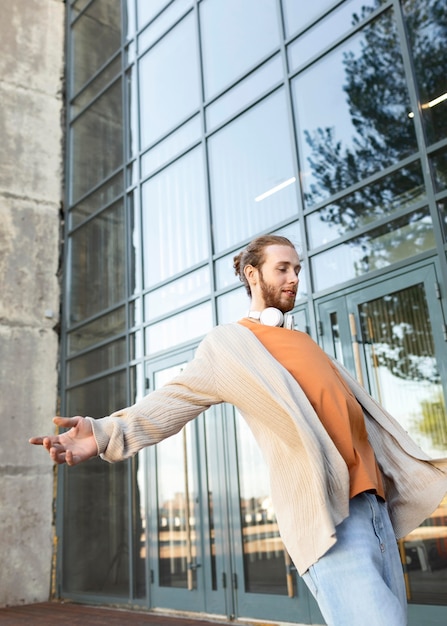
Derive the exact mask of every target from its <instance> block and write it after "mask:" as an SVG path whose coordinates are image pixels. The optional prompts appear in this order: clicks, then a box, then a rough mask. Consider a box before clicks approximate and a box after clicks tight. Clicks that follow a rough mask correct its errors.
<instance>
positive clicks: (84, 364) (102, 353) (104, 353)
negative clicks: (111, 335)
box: [67, 337, 127, 385]
mask: <svg viewBox="0 0 447 626" xmlns="http://www.w3.org/2000/svg"><path fill="white" fill-rule="evenodd" d="M126 361H127V352H126V339H125V338H124V337H123V338H122V339H119V340H118V341H114V342H112V343H109V344H107V345H106V346H101V348H96V350H91V351H90V352H87V353H86V354H83V355H82V356H78V357H76V358H74V359H71V360H70V361H68V363H67V382H68V384H69V385H72V384H74V383H75V382H76V381H78V380H81V379H83V378H88V377H90V376H94V375H95V374H100V373H101V372H104V371H105V370H108V369H111V368H112V367H117V366H118V365H122V364H124V363H126Z"/></svg>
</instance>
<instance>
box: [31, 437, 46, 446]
mask: <svg viewBox="0 0 447 626" xmlns="http://www.w3.org/2000/svg"><path fill="white" fill-rule="evenodd" d="M28 442H29V443H32V444H33V446H42V445H43V437H31V439H28Z"/></svg>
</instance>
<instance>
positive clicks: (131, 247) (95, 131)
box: [56, 0, 447, 626]
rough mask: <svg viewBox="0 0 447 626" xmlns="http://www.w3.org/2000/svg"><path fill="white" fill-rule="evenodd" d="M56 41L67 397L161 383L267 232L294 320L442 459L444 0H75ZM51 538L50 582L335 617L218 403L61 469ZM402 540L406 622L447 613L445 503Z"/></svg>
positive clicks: (286, 616)
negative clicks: (146, 440) (60, 82)
mask: <svg viewBox="0 0 447 626" xmlns="http://www.w3.org/2000/svg"><path fill="white" fill-rule="evenodd" d="M66 38H67V63H66V83H67V127H66V133H67V159H66V220H65V224H66V228H65V263H64V267H65V278H64V290H63V312H64V315H63V334H62V367H61V390H62V412H63V414H69V415H71V414H81V415H84V414H86V415H90V416H93V417H101V416H102V415H106V414H108V413H110V412H111V411H113V410H115V409H118V408H121V407H123V406H125V405H128V404H129V403H132V402H134V401H135V400H137V399H139V398H141V397H142V396H143V395H144V394H146V393H147V392H148V391H150V390H152V389H154V388H157V387H158V386H159V385H161V384H163V383H164V382H165V381H167V380H169V378H170V377H172V376H173V375H174V374H175V373H176V372H178V371H179V370H180V369H181V368H182V367H183V366H184V365H185V364H186V363H187V362H188V361H189V360H190V359H191V358H192V357H193V355H194V351H195V349H196V347H197V345H198V343H199V341H200V340H201V338H202V337H203V336H204V334H205V333H206V332H207V331H209V330H210V329H211V328H212V327H213V326H214V325H216V324H221V323H226V322H230V321H235V320H237V319H238V318H240V317H242V316H243V315H244V314H245V312H246V310H247V306H248V302H247V298H246V295H245V292H244V290H243V288H242V286H241V285H240V283H239V282H238V281H237V279H236V278H235V276H234V274H233V270H232V258H233V255H234V254H235V253H237V252H238V251H239V250H240V249H241V248H242V247H243V246H244V245H245V244H246V243H247V242H248V241H249V240H250V239H251V238H253V237H254V236H256V235H258V234H262V233H270V232H274V233H279V234H284V235H286V236H288V237H289V238H290V239H291V240H292V241H293V242H294V243H295V244H296V245H297V248H298V250H299V252H300V255H301V258H302V261H303V266H304V270H303V277H302V279H301V282H300V291H299V296H298V299H297V303H296V308H295V321H296V325H297V327H298V328H299V329H300V330H303V331H305V332H308V333H309V334H311V335H312V336H313V337H314V338H315V339H316V340H317V341H318V342H319V343H320V345H322V347H323V348H324V349H325V350H326V351H327V352H328V353H330V354H332V355H334V356H336V357H337V358H338V359H340V360H341V361H342V362H343V363H344V364H345V366H346V367H348V368H349V369H350V370H351V371H352V372H353V373H354V374H355V375H356V376H357V377H358V379H359V380H360V381H361V382H362V383H363V384H364V385H365V386H366V387H367V388H368V389H369V390H370V392H371V393H372V395H373V396H374V397H376V398H377V399H378V400H379V401H380V402H381V403H382V404H383V405H384V406H385V407H386V408H387V409H388V410H389V411H390V412H391V413H392V414H394V415H395V416H396V418H397V419H398V420H399V421H400V423H401V424H402V425H403V426H404V427H405V428H406V429H407V430H408V431H410V433H411V434H412V436H413V437H414V438H415V439H416V440H417V441H418V442H419V443H420V445H421V446H422V447H423V448H424V449H425V450H426V451H427V452H429V453H430V454H432V455H433V456H445V455H446V454H447V419H446V410H445V392H446V389H447V341H446V340H447V327H446V315H447V292H446V289H447V262H446V232H447V229H446V227H447V223H446V198H447V156H446V155H447V83H446V72H445V66H446V49H447V45H446V44H447V41H446V40H447V7H446V4H445V2H443V1H441V0H400V1H399V0H344V1H336V0H317V1H315V2H311V3H307V2H298V0H262V1H260V0H242V1H241V0H173V1H171V2H168V1H167V0H150V1H149V0H122V2H118V0H75V1H70V2H67V33H66ZM57 537H58V552H57V566H56V567H57V570H56V581H57V594H58V595H59V596H61V597H69V598H73V599H77V600H82V601H91V602H98V603H99V602H100V603H113V604H117V603H118V604H122V605H131V606H138V607H147V608H164V609H173V610H180V611H193V612H197V613H208V614H214V615H225V616H228V617H237V618H244V617H246V618H262V619H264V620H279V621H295V622H301V623H309V624H311V623H317V624H318V623H322V618H321V616H320V615H319V612H318V609H317V607H316V605H315V603H314V602H313V600H312V598H311V597H310V596H309V594H308V592H307V590H306V588H305V586H304V585H303V583H302V581H301V580H300V579H299V578H298V577H297V575H296V572H295V571H294V568H293V564H292V563H291V562H290V559H289V557H288V555H287V554H286V553H285V551H284V548H283V546H282V543H281V541H280V538H279V535H278V530H277V525H276V520H275V515H274V511H273V510H272V507H271V502H270V496H269V487H268V478H267V475H266V469H265V465H264V463H263V461H262V459H261V458H260V455H259V452H258V450H257V447H256V445H255V443H254V440H253V438H252V435H251V433H250V432H249V431H248V430H247V427H246V425H245V423H244V422H243V421H242V419H241V418H240V416H239V415H238V414H237V411H235V409H234V408H233V407H230V406H220V407H215V408H213V409H210V410H209V411H207V412H206V413H205V414H204V415H203V416H201V417H200V418H198V419H197V420H195V422H194V423H191V424H189V425H188V426H187V427H186V428H185V429H184V430H183V431H182V432H181V433H179V434H178V435H177V436H175V437H173V438H171V439H169V440H167V441H165V442H163V443H162V444H160V445H159V446H157V447H156V448H151V449H146V450H144V451H142V452H141V453H139V454H138V455H137V456H136V457H135V458H134V459H132V460H130V461H128V462H125V463H119V464H116V465H108V464H107V463H104V462H102V461H100V460H94V461H92V462H90V463H88V464H86V465H84V466H80V467H78V468H66V467H64V468H62V469H61V470H60V472H59V479H58V499H57ZM399 547H400V551H401V555H402V562H403V564H404V566H405V576H406V583H407V592H408V597H409V601H410V620H411V621H410V623H411V624H414V625H416V624H421V623H424V626H428V625H430V624H440V623H445V620H446V617H447V586H446V579H447V501H444V502H443V503H442V504H441V505H440V507H439V509H438V510H437V511H435V512H434V514H433V516H432V517H431V518H430V519H429V520H427V521H426V522H425V523H424V524H423V525H422V526H421V527H420V528H419V529H417V530H416V531H414V532H413V533H411V534H410V535H409V536H408V537H406V538H405V539H403V540H402V541H400V544H399ZM86 548H87V549H86Z"/></svg>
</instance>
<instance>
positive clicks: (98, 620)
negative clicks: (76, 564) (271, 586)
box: [0, 602, 250, 626]
mask: <svg viewBox="0 0 447 626" xmlns="http://www.w3.org/2000/svg"><path fill="white" fill-rule="evenodd" d="M24 624H27V625H28V626H51V625H52V624H58V625H60V626H65V624H69V625H70V626H127V625H129V626H147V625H152V626H216V624H230V622H223V621H218V620H215V621H213V620H210V619H208V620H207V619H205V618H204V619H203V620H202V619H201V618H199V617H191V616H189V617H177V616H172V615H158V614H156V613H148V612H142V611H124V610H120V609H110V608H107V609H104V608H101V607H91V606H85V605H81V604H75V603H71V602H44V603H41V604H29V605H26V606H15V607H9V608H0V625H1V626H22V625H24ZM233 624H234V622H233ZM245 624H246V626H250V624H249V623H248V622H245Z"/></svg>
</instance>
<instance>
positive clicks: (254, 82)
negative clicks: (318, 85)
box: [206, 54, 284, 130]
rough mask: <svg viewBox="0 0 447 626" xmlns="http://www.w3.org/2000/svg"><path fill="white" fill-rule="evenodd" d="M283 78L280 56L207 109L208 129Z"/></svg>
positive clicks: (268, 62) (265, 64)
mask: <svg viewBox="0 0 447 626" xmlns="http://www.w3.org/2000/svg"><path fill="white" fill-rule="evenodd" d="M283 76H284V72H283V65H282V59H281V57H280V56H279V54H278V55H276V56H275V57H273V59H270V60H269V61H267V63H264V65H262V67H260V68H259V69H258V70H256V71H255V72H253V74H250V75H249V76H248V77H247V78H246V79H245V80H243V81H242V82H240V83H238V84H237V85H236V86H235V87H233V88H232V89H230V91H227V92H226V93H224V94H223V96H221V97H220V98H218V99H217V100H215V101H214V102H212V103H211V104H210V105H209V106H208V107H207V109H206V125H207V129H208V130H210V129H211V128H213V127H214V126H217V124H220V123H221V122H222V121H223V120H224V119H225V118H227V117H230V116H231V115H232V114H233V113H235V112H236V111H239V110H241V109H243V108H244V107H245V106H246V105H247V104H249V103H250V102H252V101H253V100H254V99H255V98H256V96H257V95H258V94H261V93H262V91H265V90H267V89H268V88H269V87H271V86H273V85H274V84H275V83H278V81H280V80H282V79H283Z"/></svg>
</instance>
